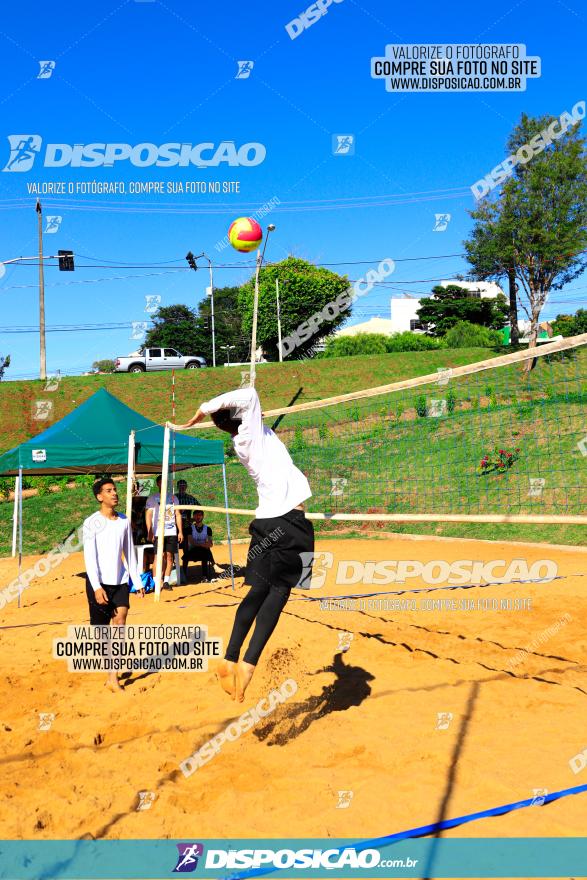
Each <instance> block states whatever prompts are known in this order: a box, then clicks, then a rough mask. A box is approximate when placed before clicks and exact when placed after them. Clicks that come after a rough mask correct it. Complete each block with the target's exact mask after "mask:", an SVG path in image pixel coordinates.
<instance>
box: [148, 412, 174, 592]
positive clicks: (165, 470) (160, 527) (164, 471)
mask: <svg viewBox="0 0 587 880" xmlns="http://www.w3.org/2000/svg"><path fill="white" fill-rule="evenodd" d="M170 433H171V432H170V429H169V427H168V426H167V425H165V434H164V435H163V461H162V462H161V490H160V492H161V494H160V496H159V516H158V519H157V537H158V540H157V560H156V563H155V602H159V600H160V598H161V585H162V581H163V545H164V544H165V508H166V506H167V482H168V476H169V435H170ZM174 515H175V513H174ZM154 527H155V523H153V531H155V528H154Z"/></svg>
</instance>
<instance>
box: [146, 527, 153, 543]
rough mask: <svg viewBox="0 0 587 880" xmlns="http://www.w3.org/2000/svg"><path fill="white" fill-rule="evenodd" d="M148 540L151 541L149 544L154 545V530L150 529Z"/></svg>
mask: <svg viewBox="0 0 587 880" xmlns="http://www.w3.org/2000/svg"><path fill="white" fill-rule="evenodd" d="M147 539H148V541H149V544H152V543H153V529H149V531H148V533H147Z"/></svg>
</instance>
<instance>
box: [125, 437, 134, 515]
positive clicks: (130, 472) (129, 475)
mask: <svg viewBox="0 0 587 880" xmlns="http://www.w3.org/2000/svg"><path fill="white" fill-rule="evenodd" d="M134 478H135V432H134V431H131V432H130V434H129V437H128V465H127V468H126V518H127V519H128V520H130V519H131V518H132V485H133V482H134Z"/></svg>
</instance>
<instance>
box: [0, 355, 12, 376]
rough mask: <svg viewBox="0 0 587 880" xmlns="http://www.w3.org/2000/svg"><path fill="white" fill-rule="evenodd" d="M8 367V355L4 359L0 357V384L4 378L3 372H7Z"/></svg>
mask: <svg viewBox="0 0 587 880" xmlns="http://www.w3.org/2000/svg"><path fill="white" fill-rule="evenodd" d="M9 366H10V355H9V354H7V355H6V357H1V356H0V382H1V381H2V379H3V378H4V370H7V369H8V367H9Z"/></svg>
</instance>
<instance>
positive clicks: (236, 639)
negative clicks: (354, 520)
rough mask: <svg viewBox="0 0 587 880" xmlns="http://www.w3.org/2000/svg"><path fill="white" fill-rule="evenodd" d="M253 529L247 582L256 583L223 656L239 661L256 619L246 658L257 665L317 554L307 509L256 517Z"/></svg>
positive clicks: (236, 618) (241, 610)
mask: <svg viewBox="0 0 587 880" xmlns="http://www.w3.org/2000/svg"><path fill="white" fill-rule="evenodd" d="M249 533H250V535H251V544H250V547H249V553H248V556H247V571H246V575H245V583H248V584H251V585H252V586H251V589H250V590H249V592H248V593H247V595H246V596H245V598H244V599H243V601H242V602H241V603H240V605H239V607H238V609H237V612H236V617H235V619H234V626H233V628H232V633H231V636H230V640H229V642H228V646H227V648H226V654H225V655H224V656H225V657H226V659H227V660H232V661H233V662H235V663H236V661H237V660H238V659H239V654H240V651H241V648H242V645H243V642H244V640H245V638H246V637H247V633H248V632H249V630H250V628H251V626H252V625H253V621H254V622H255V629H254V631H253V635H252V637H251V641H250V643H249V646H248V648H247V650H246V652H245V656H244V658H243V659H244V660H245V662H246V663H251V664H252V665H253V666H256V665H257V663H258V661H259V657H260V656H261V652H262V651H263V649H264V647H265V645H266V644H267V642H268V641H269V639H270V637H271V634H272V632H273V630H274V629H275V627H276V626H277V621H278V620H279V616H280V614H281V612H282V611H283V609H284V607H285V605H286V603H287V600H288V599H289V594H290V593H291V590H292V587H295V586H297V584H298V583H299V581H300V578H301V577H302V576H303V577H306V576H307V566H308V564H310V565H311V563H309V562H308V560H309V558H310V554H313V552H314V527H313V526H312V523H311V522H310V521H309V520H307V519H306V517H305V516H304V512H303V511H302V510H297V509H296V510H290V511H289V513H286V514H284V515H283V516H276V517H271V518H267V519H255V520H253V522H252V523H251V525H250V526H249Z"/></svg>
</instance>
